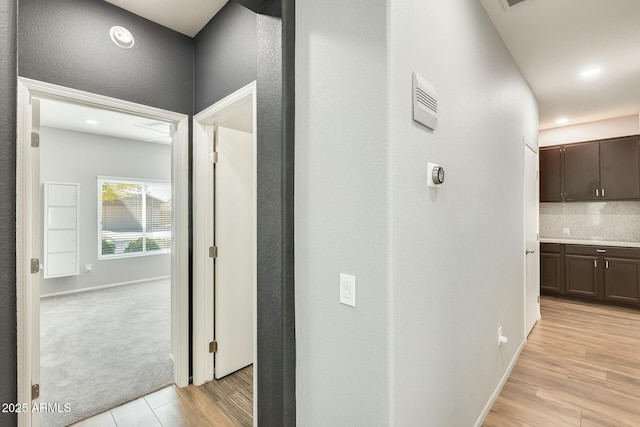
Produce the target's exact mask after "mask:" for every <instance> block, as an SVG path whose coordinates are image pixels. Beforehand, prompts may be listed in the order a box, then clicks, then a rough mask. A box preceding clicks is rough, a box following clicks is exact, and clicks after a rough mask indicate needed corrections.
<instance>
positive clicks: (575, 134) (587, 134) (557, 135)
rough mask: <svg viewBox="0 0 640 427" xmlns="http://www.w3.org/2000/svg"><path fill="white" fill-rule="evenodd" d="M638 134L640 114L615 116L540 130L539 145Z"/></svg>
mask: <svg viewBox="0 0 640 427" xmlns="http://www.w3.org/2000/svg"><path fill="white" fill-rule="evenodd" d="M637 134H640V115H638V114H634V115H632V116H625V117H616V118H613V119H607V120H598V121H595V122H588V123H580V124H577V125H570V126H562V127H557V128H552V129H544V130H541V131H540V146H541V147H548V146H550V145H558V144H570V143H573V142H583V141H593V140H596V139H605V138H616V137H619V136H628V135H637Z"/></svg>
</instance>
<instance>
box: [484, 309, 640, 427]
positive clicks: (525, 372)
mask: <svg viewBox="0 0 640 427" xmlns="http://www.w3.org/2000/svg"><path fill="white" fill-rule="evenodd" d="M541 311H542V320H541V321H539V322H538V324H537V325H536V327H535V328H534V329H533V331H532V332H531V334H530V335H529V339H528V342H527V344H526V346H525V348H524V349H523V351H522V353H521V355H520V358H519V359H518V361H517V363H516V365H515V367H514V369H513V371H512V373H511V375H510V377H509V379H508V381H507V383H506V384H505V386H504V388H503V390H502V392H501V393H500V396H499V397H498V399H497V400H496V402H495V404H494V405H493V407H492V408H491V411H490V413H489V415H487V418H486V419H485V421H484V424H483V425H484V426H487V427H489V426H509V427H514V426H536V427H539V426H554V427H556V426H558V427H559V426H581V427H593V426H611V427H613V426H615V427H625V426H629V427H631V426H634V427H637V426H640V311H639V310H635V309H627V308H619V307H612V306H602V305H595V304H594V305H591V304H588V303H579V302H573V301H566V300H560V299H554V298H549V297H543V298H542V301H541Z"/></svg>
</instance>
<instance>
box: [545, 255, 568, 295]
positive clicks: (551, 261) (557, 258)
mask: <svg viewBox="0 0 640 427" xmlns="http://www.w3.org/2000/svg"><path fill="white" fill-rule="evenodd" d="M540 289H541V290H542V291H545V292H546V293H554V294H564V255H563V254H562V247H561V245H560V244H559V243H541V244H540Z"/></svg>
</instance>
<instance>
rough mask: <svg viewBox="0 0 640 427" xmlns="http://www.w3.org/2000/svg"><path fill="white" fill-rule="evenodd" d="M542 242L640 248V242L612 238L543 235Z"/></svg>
mask: <svg viewBox="0 0 640 427" xmlns="http://www.w3.org/2000/svg"><path fill="white" fill-rule="evenodd" d="M540 243H563V244H565V245H591V246H621V247H625V248H640V242H616V241H611V240H591V239H558V238H548V237H541V238H540Z"/></svg>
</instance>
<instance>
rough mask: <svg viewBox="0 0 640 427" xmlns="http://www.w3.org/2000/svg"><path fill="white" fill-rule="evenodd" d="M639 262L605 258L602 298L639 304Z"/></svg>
mask: <svg viewBox="0 0 640 427" xmlns="http://www.w3.org/2000/svg"><path fill="white" fill-rule="evenodd" d="M639 272H640V260H633V259H617V258H605V273H604V297H605V299H608V300H612V301H622V302H631V303H639V302H640V274H639Z"/></svg>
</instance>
